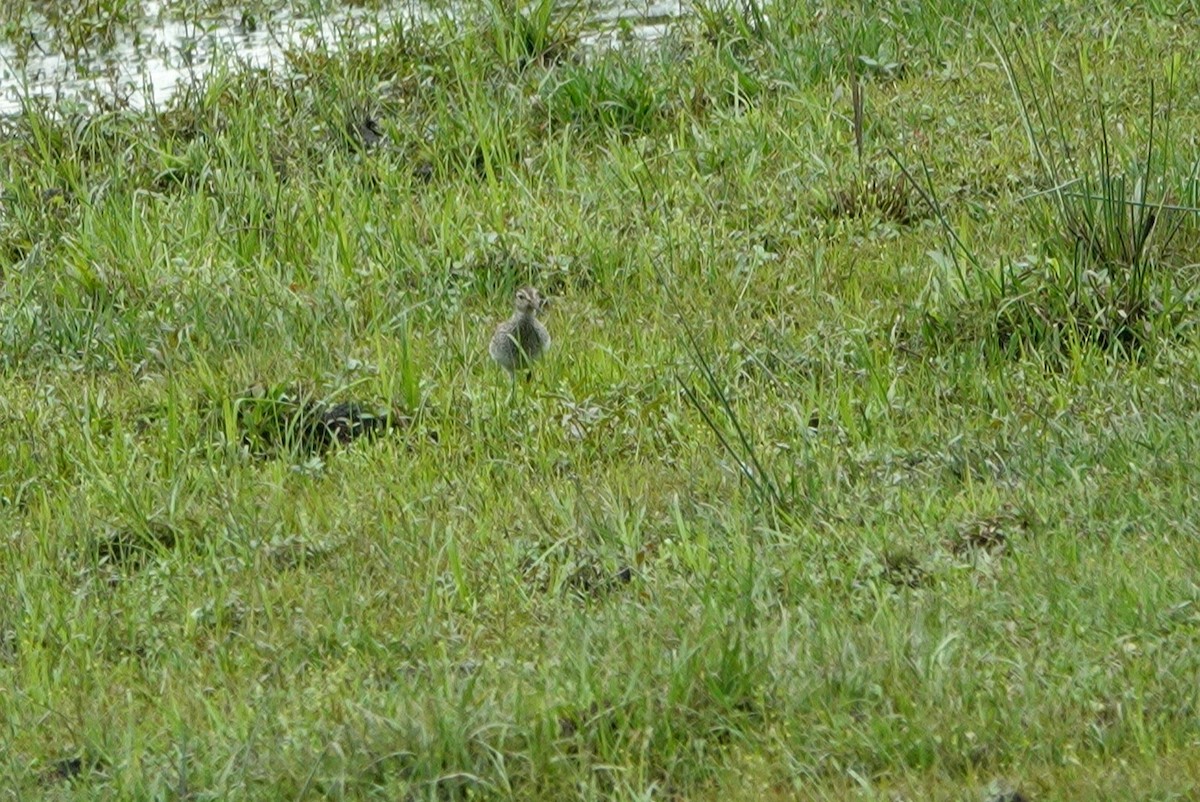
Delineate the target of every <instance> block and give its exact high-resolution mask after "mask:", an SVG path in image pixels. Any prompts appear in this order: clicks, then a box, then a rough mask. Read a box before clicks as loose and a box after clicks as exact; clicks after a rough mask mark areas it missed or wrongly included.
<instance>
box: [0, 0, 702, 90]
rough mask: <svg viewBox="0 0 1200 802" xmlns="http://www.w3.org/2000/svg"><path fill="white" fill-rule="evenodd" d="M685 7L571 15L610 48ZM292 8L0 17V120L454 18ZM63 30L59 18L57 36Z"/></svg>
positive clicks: (394, 9)
mask: <svg viewBox="0 0 1200 802" xmlns="http://www.w3.org/2000/svg"><path fill="white" fill-rule="evenodd" d="M688 1H689V0H590V1H589V2H587V3H586V4H585V5H584V6H580V7H579V9H578V12H579V13H580V15H581V16H582V17H583V18H584V19H585V20H586V26H585V28H586V32H585V35H584V37H583V41H584V43H585V44H589V45H592V46H605V45H608V44H612V43H615V42H616V41H618V37H617V31H618V30H620V31H622V35H623V36H624V37H625V38H626V39H628V37H630V36H633V37H635V38H638V39H643V40H652V39H654V38H657V37H658V36H661V35H662V33H663V32H664V31H665V29H666V27H667V26H668V25H669V24H670V22H671V20H673V19H674V18H676V17H677V16H679V14H680V13H682V9H683V8H684V7H686V6H687V4H688ZM130 5H132V4H128V3H127V4H126V6H130ZM293 6H294V7H293V8H290V9H281V10H277V11H275V12H273V13H269V14H266V15H263V16H261V17H260V16H258V15H256V14H253V13H249V12H246V11H243V10H238V9H225V10H217V11H213V12H202V11H192V12H180V11H178V10H175V9H174V8H171V7H168V6H167V4H166V3H165V2H163V0H145V2H143V3H141V4H140V5H139V6H138V11H139V12H140V14H139V15H138V16H137V18H136V19H134V20H122V21H121V22H120V24H112V22H113V21H112V20H111V19H109V20H105V19H98V20H95V21H94V22H95V23H96V24H94V25H91V23H92V21H89V22H88V23H85V24H84V25H85V26H87V25H91V27H90V28H88V34H89V35H88V36H86V37H84V38H85V39H86V41H83V42H79V41H73V40H72V37H71V36H61V35H60V36H55V35H53V34H52V28H53V27H54V25H53V23H52V22H51V21H50V20H48V19H37V18H30V17H29V16H26V18H25V19H23V20H20V21H19V22H13V21H11V20H9V21H6V26H4V27H3V32H4V33H5V34H6V39H5V40H4V41H0V114H12V113H14V112H16V111H19V110H20V108H21V103H22V100H23V99H25V98H46V99H48V100H50V101H55V102H57V101H63V102H68V103H70V102H80V103H95V102H105V101H115V102H117V103H118V104H119V105H128V106H131V107H134V108H145V107H147V106H162V105H163V104H164V103H166V102H167V101H168V100H169V99H170V98H171V96H172V95H173V94H174V93H175V92H176V91H178V89H179V87H181V86H184V85H187V84H188V83H191V82H194V81H196V80H197V79H201V78H203V77H204V75H205V74H206V73H207V72H208V71H211V70H213V69H215V68H217V67H219V66H221V65H222V64H229V63H233V64H245V65H247V66H250V67H256V68H265V69H271V70H276V69H283V68H284V66H285V64H286V59H285V53H286V52H287V51H288V50H291V49H295V48H317V47H336V46H338V45H339V44H341V43H346V42H352V43H358V44H362V43H367V44H369V43H370V41H371V40H372V39H375V38H380V37H383V36H387V35H389V34H390V33H394V32H395V30H396V28H397V27H398V26H407V25H412V24H413V23H414V21H420V20H422V19H428V18H430V17H433V16H436V15H450V16H454V15H455V14H456V12H455V10H454V7H453V6H447V5H444V4H443V5H440V6H437V7H434V6H431V5H429V4H427V3H415V2H412V0H399V1H398V2H396V3H393V4H388V5H384V6H383V7H381V8H378V9H375V8H365V7H362V6H357V5H350V4H349V3H344V2H312V3H304V4H300V3H296V4H293ZM63 25H64V23H63V22H62V21H61V20H59V21H58V28H59V30H61V29H62V27H63ZM66 25H67V26H70V27H73V28H74V29H76V30H78V27H79V26H72V24H71V23H66Z"/></svg>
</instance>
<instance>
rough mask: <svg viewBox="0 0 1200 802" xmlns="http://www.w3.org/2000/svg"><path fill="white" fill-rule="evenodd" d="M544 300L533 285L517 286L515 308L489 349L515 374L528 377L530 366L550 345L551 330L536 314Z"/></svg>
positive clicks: (495, 335)
mask: <svg viewBox="0 0 1200 802" xmlns="http://www.w3.org/2000/svg"><path fill="white" fill-rule="evenodd" d="M543 304H544V301H543V299H542V296H541V295H539V294H538V291H537V290H535V289H534V288H533V287H522V288H521V289H519V290H517V294H516V299H515V303H514V306H515V307H516V311H515V312H514V313H513V316H512V317H510V318H509V319H508V320H506V321H504V322H503V323H501V324H500V325H499V326H497V327H496V332H495V333H494V334H493V335H492V342H491V345H490V346H488V353H489V354H491V356H492V359H494V360H495V361H496V364H498V365H499V366H500V367H502V368H504V369H505V370H507V371H508V373H509V375H510V376H512V377H513V378H516V375H517V373H525V374H526V377H528V375H529V370H530V367H531V366H532V365H533V363H534V362H536V361H537V360H538V359H540V358H541V356H542V354H544V353H545V352H546V350H547V349H548V348H549V347H550V332H548V331H546V327H545V326H543V325H542V323H541V321H539V320H538V319H537V317H536V315H537V313H538V311H539V310H540V309H541V308H542V305H543Z"/></svg>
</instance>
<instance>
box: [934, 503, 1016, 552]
mask: <svg viewBox="0 0 1200 802" xmlns="http://www.w3.org/2000/svg"><path fill="white" fill-rule="evenodd" d="M1029 527H1030V521H1029V519H1028V517H1027V516H1025V515H1022V514H1018V513H1014V512H1003V513H1000V514H998V515H992V516H989V517H986V518H979V519H977V520H973V521H968V522H967V523H965V524H963V525H962V526H960V527H959V529H958V533H957V535H956V536H955V537H953V538H951V539H950V540H949V541H948V542H947V544H946V545H947V547H948V548H949V549H950V551H951V553H953V554H954V555H955V556H957V557H962V556H964V555H969V554H973V553H977V552H987V553H989V554H998V553H1001V552H1004V551H1006V550H1008V549H1010V548H1011V547H1012V537H1013V535H1014V534H1016V533H1017V532H1025V531H1027V530H1028V529H1029Z"/></svg>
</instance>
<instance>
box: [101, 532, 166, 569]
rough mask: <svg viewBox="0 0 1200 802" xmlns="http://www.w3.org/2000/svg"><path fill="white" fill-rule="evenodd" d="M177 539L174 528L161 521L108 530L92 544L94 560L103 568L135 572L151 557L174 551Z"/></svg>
mask: <svg viewBox="0 0 1200 802" xmlns="http://www.w3.org/2000/svg"><path fill="white" fill-rule="evenodd" d="M179 535H180V533H179V531H178V530H177V529H176V527H175V526H173V525H172V524H169V523H166V522H162V521H150V522H146V523H145V524H143V525H139V526H128V527H120V528H116V527H114V528H110V529H109V530H108V531H106V532H105V533H104V534H103V535H102V536H100V537H99V538H98V539H97V540H96V542H95V550H96V558H97V559H98V561H99V562H100V564H102V565H110V566H114V567H125V568H131V569H133V570H137V569H139V568H141V567H142V565H143V564H144V563H145V562H146V560H147V559H148V558H150V557H151V556H152V555H154V554H156V553H161V552H166V551H170V550H172V549H174V548H175V545H176V544H177V543H178V542H179V539H180V538H179Z"/></svg>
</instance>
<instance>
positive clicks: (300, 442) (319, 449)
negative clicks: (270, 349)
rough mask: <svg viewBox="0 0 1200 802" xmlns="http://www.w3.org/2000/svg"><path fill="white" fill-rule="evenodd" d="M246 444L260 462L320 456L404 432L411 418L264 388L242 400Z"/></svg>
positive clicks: (300, 392)
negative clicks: (285, 456)
mask: <svg viewBox="0 0 1200 802" xmlns="http://www.w3.org/2000/svg"><path fill="white" fill-rule="evenodd" d="M236 409H237V424H238V432H239V434H240V436H241V440H242V444H243V445H244V446H245V447H246V448H247V449H248V450H249V451H250V453H251V454H253V455H254V456H256V457H260V458H271V457H276V456H280V455H281V454H283V453H288V454H300V455H319V454H323V453H325V452H326V451H328V450H329V449H330V448H332V447H333V446H337V445H347V444H349V443H351V442H353V441H355V440H359V439H362V438H367V439H372V438H375V437H378V436H379V435H381V434H383V433H385V432H387V431H389V430H391V429H398V428H404V427H407V426H408V425H409V423H410V422H411V421H410V419H409V418H408V416H406V415H404V414H402V413H400V412H399V411H397V410H392V409H380V408H377V407H372V406H370V405H368V404H366V403H364V402H360V401H340V402H337V403H333V402H331V401H328V400H325V399H320V398H316V397H314V395H313V394H312V393H310V392H309V391H307V390H305V389H304V388H302V387H295V386H293V387H285V388H273V389H268V388H264V387H262V386H261V385H258V386H256V387H254V388H252V389H251V390H249V391H248V392H247V393H245V394H243V395H242V397H240V398H238V399H237V401H236Z"/></svg>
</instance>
